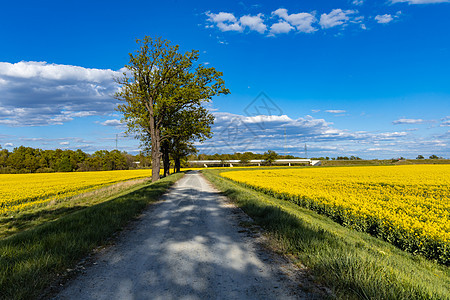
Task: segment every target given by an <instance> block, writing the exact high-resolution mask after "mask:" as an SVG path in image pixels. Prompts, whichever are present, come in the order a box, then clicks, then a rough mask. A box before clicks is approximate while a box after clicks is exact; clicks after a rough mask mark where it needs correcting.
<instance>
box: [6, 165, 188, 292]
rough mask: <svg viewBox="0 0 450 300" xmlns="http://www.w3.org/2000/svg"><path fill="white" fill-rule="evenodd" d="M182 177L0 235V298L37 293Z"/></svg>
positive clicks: (148, 184)
mask: <svg viewBox="0 0 450 300" xmlns="http://www.w3.org/2000/svg"><path fill="white" fill-rule="evenodd" d="M182 176H183V173H179V174H174V175H171V176H168V177H166V178H163V179H161V180H159V181H157V182H155V183H149V182H147V183H144V184H140V185H138V186H135V187H132V188H130V189H129V190H127V191H122V193H121V195H119V196H117V195H116V196H112V197H110V198H109V199H107V200H106V201H104V202H102V203H98V204H95V205H92V206H89V207H86V208H82V209H78V210H76V211H75V212H73V211H71V210H70V209H68V210H67V211H66V212H67V214H62V215H61V214H59V215H58V216H59V218H58V219H55V220H52V221H48V222H45V223H43V224H40V225H37V226H35V227H32V228H29V229H27V230H24V231H22V232H19V233H16V234H14V235H11V236H9V237H7V238H4V239H3V240H1V241H0V298H2V299H30V298H36V297H39V296H40V294H41V293H42V291H43V290H44V289H45V288H46V287H48V286H49V284H51V282H53V281H54V280H55V279H56V278H57V274H60V273H64V271H65V270H66V269H67V268H71V267H73V266H74V265H75V264H76V263H77V262H78V261H79V260H80V259H81V258H83V257H85V256H86V255H87V254H89V253H90V251H92V250H93V249H94V248H96V247H98V246H99V245H102V244H104V243H105V242H106V241H107V240H108V238H109V237H111V235H112V234H113V233H114V232H116V231H118V230H120V229H121V228H122V227H123V226H124V225H125V224H126V223H127V222H128V221H130V220H131V219H133V218H134V217H136V216H137V215H138V214H139V213H140V212H141V211H142V210H143V209H144V208H146V207H147V205H148V204H150V203H152V202H154V201H156V200H157V199H158V198H159V197H160V196H161V195H162V194H163V193H164V192H165V191H166V190H167V189H168V188H169V187H170V186H171V185H172V184H173V183H174V182H175V181H176V180H178V179H179V178H181V177H182ZM96 197H98V195H97V196H96ZM40 214H43V215H45V212H42V211H40Z"/></svg>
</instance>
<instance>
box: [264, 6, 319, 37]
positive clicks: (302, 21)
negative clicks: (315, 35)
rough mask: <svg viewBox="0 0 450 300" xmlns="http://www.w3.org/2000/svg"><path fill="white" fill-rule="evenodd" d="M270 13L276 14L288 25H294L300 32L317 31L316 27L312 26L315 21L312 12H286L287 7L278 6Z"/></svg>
mask: <svg viewBox="0 0 450 300" xmlns="http://www.w3.org/2000/svg"><path fill="white" fill-rule="evenodd" d="M272 15H276V16H278V17H280V18H282V19H283V20H284V21H286V22H288V23H289V24H290V25H292V26H295V28H296V29H297V30H298V31H300V32H305V33H311V32H314V31H317V28H314V27H313V26H312V24H313V23H315V22H316V21H317V19H316V17H315V16H314V14H310V13H305V12H303V13H297V14H290V15H289V14H288V11H287V9H285V8H279V9H277V10H275V11H273V12H272Z"/></svg>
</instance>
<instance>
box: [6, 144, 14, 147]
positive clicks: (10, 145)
mask: <svg viewBox="0 0 450 300" xmlns="http://www.w3.org/2000/svg"><path fill="white" fill-rule="evenodd" d="M5 147H14V144H13V143H5Z"/></svg>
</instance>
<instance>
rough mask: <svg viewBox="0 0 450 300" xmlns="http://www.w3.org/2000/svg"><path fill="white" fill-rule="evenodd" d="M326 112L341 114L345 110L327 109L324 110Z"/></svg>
mask: <svg viewBox="0 0 450 300" xmlns="http://www.w3.org/2000/svg"><path fill="white" fill-rule="evenodd" d="M326 112H327V113H330V114H343V113H345V112H347V111H346V110H343V109H328V110H326Z"/></svg>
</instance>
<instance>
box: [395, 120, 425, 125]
mask: <svg viewBox="0 0 450 300" xmlns="http://www.w3.org/2000/svg"><path fill="white" fill-rule="evenodd" d="M429 122H430V121H426V120H422V119H398V120H395V121H393V122H392V124H394V125H400V124H424V123H429Z"/></svg>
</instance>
